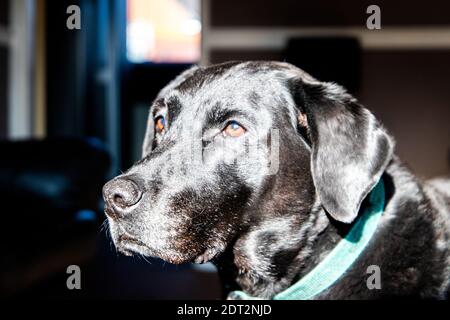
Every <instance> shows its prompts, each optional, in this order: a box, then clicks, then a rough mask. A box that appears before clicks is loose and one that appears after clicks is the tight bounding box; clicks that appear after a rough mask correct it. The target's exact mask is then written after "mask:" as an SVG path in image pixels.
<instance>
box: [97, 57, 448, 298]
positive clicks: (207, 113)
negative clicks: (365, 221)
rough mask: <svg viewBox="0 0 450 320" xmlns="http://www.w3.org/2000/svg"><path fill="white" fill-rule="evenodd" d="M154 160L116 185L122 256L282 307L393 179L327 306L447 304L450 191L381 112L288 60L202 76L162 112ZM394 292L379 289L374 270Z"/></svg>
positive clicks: (113, 197) (116, 234)
mask: <svg viewBox="0 0 450 320" xmlns="http://www.w3.org/2000/svg"><path fill="white" fill-rule="evenodd" d="M147 125H148V127H147V132H146V137H145V141H144V145H143V155H142V159H141V160H140V161H138V162H137V163H136V164H135V165H134V166H133V167H132V168H131V169H129V170H128V171H127V172H126V173H124V174H122V175H120V176H118V177H116V178H114V179H113V180H111V181H109V182H108V183H107V184H106V185H105V187H104V189H103V193H104V199H105V202H106V206H105V212H106V215H107V216H108V220H109V226H110V232H111V235H112V239H113V241H114V244H115V246H116V247H117V248H118V250H119V251H120V252H122V253H124V254H127V255H130V254H132V253H139V254H143V255H149V256H156V257H159V258H161V259H164V260H166V261H168V262H171V263H176V264H178V263H185V262H196V263H204V262H208V261H212V262H213V263H214V264H216V266H217V267H218V270H219V275H220V277H221V279H222V280H223V284H224V288H225V296H226V295H227V294H228V293H229V292H231V291H232V290H236V289H238V290H243V291H244V292H246V293H247V294H249V295H251V296H254V297H259V298H266V299H270V298H272V297H274V295H275V294H277V293H279V292H281V291H283V290H284V289H286V288H288V287H290V286H291V285H292V284H293V283H294V282H296V281H297V280H298V279H301V278H302V276H304V275H305V274H306V273H308V272H309V271H310V270H312V269H313V268H314V267H315V266H316V265H317V264H318V263H320V261H321V260H322V259H323V258H324V257H326V256H327V254H328V253H329V252H330V251H331V250H332V249H333V248H334V247H335V246H336V245H337V243H338V242H339V241H340V240H341V239H342V238H343V237H345V235H346V233H347V232H348V231H349V228H350V227H351V226H352V224H353V223H354V222H355V221H356V220H358V219H357V218H358V214H359V213H360V211H361V210H360V208H361V207H362V206H364V201H365V200H364V199H365V198H366V197H367V195H368V194H369V193H370V192H371V190H372V188H373V187H374V186H375V185H376V183H377V182H378V181H379V180H380V179H381V178H382V179H383V181H384V185H385V198H386V199H385V207H384V208H385V209H384V212H383V213H382V216H381V218H380V221H379V223H378V226H377V229H376V232H375V234H374V235H373V237H372V238H371V240H370V242H369V244H368V246H367V247H366V248H365V250H364V251H363V252H362V254H361V255H360V256H359V257H358V259H357V260H356V261H355V262H354V263H353V264H352V265H351V267H350V268H349V269H348V270H347V271H346V272H345V273H344V274H342V276H341V277H340V278H339V279H338V281H336V282H335V283H333V284H332V285H331V286H330V287H329V288H327V289H326V290H324V291H323V292H321V293H320V294H319V295H317V296H316V297H315V298H317V299H372V298H384V297H416V298H438V299H442V298H446V297H447V295H448V288H449V282H450V247H449V244H450V240H449V237H450V219H449V217H450V216H449V212H450V183H449V182H448V181H446V180H443V179H441V180H436V181H431V182H422V181H420V180H419V179H418V178H416V177H415V176H414V175H413V174H412V173H411V172H410V171H409V170H408V169H407V168H406V167H405V165H403V164H402V163H401V161H400V160H399V159H398V158H397V157H396V156H395V154H394V142H393V139H392V138H391V137H390V136H389V134H388V133H387V132H386V130H385V129H384V128H383V127H382V126H381V124H380V123H379V121H378V120H377V119H376V118H375V117H374V115H373V114H372V113H371V112H369V111H368V110H367V109H366V108H364V107H363V106H362V105H360V104H358V102H357V101H356V99H355V98H354V97H352V96H351V95H350V94H348V93H346V91H345V90H344V89H343V88H342V87H340V86H338V85H336V84H333V83H324V82H319V81H317V80H316V79H314V78H313V77H311V76H310V75H308V74H307V73H305V72H303V71H302V70H300V69H298V68H296V67H294V66H292V65H290V64H288V63H280V62H263V61H259V62H228V63H223V64H218V65H213V66H210V67H193V68H191V69H189V70H187V71H185V72H184V73H182V74H181V75H180V76H178V77H177V78H176V79H175V80H173V81H172V82H171V83H170V84H168V85H167V86H166V87H165V88H164V89H162V90H161V92H160V93H159V95H158V96H157V98H156V100H155V101H154V103H153V105H152V106H151V108H150V115H149V119H148V124H147ZM373 265H375V266H377V267H379V270H380V272H381V277H380V278H381V288H376V289H373V288H372V289H369V288H368V286H367V278H368V276H369V275H368V273H367V268H368V266H373Z"/></svg>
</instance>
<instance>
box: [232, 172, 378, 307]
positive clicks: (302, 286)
mask: <svg viewBox="0 0 450 320" xmlns="http://www.w3.org/2000/svg"><path fill="white" fill-rule="evenodd" d="M384 202H385V194H384V183H383V179H380V181H378V183H377V185H376V186H375V187H374V188H373V189H372V191H371V193H370V195H369V204H368V206H367V207H366V209H365V211H364V212H363V213H362V214H361V215H360V217H359V218H358V219H357V221H356V222H355V223H354V225H353V226H352V228H351V229H350V231H349V232H348V234H347V235H346V236H345V238H344V239H342V240H341V241H340V242H339V243H338V244H337V245H336V247H335V248H334V249H333V250H332V251H331V252H330V253H329V254H328V256H326V257H325V259H323V260H322V261H321V262H320V263H319V264H318V265H317V266H316V267H315V268H314V269H312V270H311V271H310V272H309V273H308V274H306V275H305V276H304V277H303V278H301V279H300V280H299V281H298V282H296V283H294V284H293V285H292V286H291V287H289V288H287V289H286V290H284V291H282V292H280V293H278V294H276V295H275V296H274V297H273V299H274V300H310V299H314V297H316V296H317V295H319V294H320V293H321V292H323V291H325V290H326V289H327V288H329V287H330V286H331V285H332V284H333V283H335V282H336V281H337V280H338V279H339V278H340V277H341V276H342V275H343V274H344V273H345V272H346V271H347V269H348V268H350V266H351V265H352V264H353V263H354V262H355V261H356V259H358V257H359V255H360V254H361V253H362V252H363V250H364V248H365V247H366V246H367V244H368V243H369V241H370V239H371V238H372V236H373V235H374V233H375V230H376V229H377V226H378V222H379V220H380V217H381V214H382V213H383V211H384ZM232 295H233V296H234V297H236V298H238V299H243V300H258V299H259V298H256V297H252V296H249V295H247V294H246V293H245V292H243V291H234V292H233V293H232Z"/></svg>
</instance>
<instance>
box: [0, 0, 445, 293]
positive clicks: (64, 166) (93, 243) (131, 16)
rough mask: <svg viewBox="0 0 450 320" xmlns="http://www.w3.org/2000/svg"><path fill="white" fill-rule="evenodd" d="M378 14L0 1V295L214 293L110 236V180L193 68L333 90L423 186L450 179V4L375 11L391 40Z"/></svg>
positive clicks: (291, 4) (257, 4)
mask: <svg viewBox="0 0 450 320" xmlns="http://www.w3.org/2000/svg"><path fill="white" fill-rule="evenodd" d="M371 4H373V3H372V2H371V1H364V0H362V1H356V0H346V1H343V0H335V1H325V0H315V1H302V0H277V1H274V0H268V1H257V0H247V1H237V0H228V1H218V0H204V1H201V0H127V1H126V0H70V1H68V0H58V1H49V0H0V154H1V156H0V203H1V210H0V212H1V221H2V222H1V227H2V232H1V233H0V248H1V251H2V254H1V256H0V295H1V296H2V297H8V298H11V297H12V298H14V297H19V298H24V297H25V298H26V297H43V298H125V299H133V298H153V299H170V298H172V299H174V298H175V299H176V298H185V299H196V298H206V299H217V298H219V297H220V290H219V283H218V279H217V275H216V273H215V270H214V268H213V267H212V266H210V265H208V264H207V265H205V266H201V267H197V266H192V265H181V266H173V265H170V264H167V263H164V262H162V261H160V260H158V259H151V258H145V259H144V258H140V257H134V258H130V257H124V256H121V255H119V254H117V253H116V251H115V249H114V247H113V246H112V244H111V243H110V240H109V237H108V234H107V228H105V226H104V225H102V224H103V221H104V219H105V216H104V214H103V209H102V208H103V203H102V200H101V187H102V185H103V183H104V182H105V181H106V180H108V179H109V178H111V177H113V176H115V175H116V174H118V173H120V171H121V170H122V171H123V170H126V169H127V168H128V167H130V166H131V165H132V164H133V162H134V161H136V160H138V159H139V157H140V149H141V143H142V141H143V135H144V132H145V126H146V118H147V112H148V107H149V106H150V104H151V102H152V100H153V98H154V97H155V95H156V94H157V92H158V91H159V90H160V89H161V88H162V87H163V86H164V85H165V84H167V83H168V82H169V81H170V80H171V79H172V78H174V77H175V76H176V75H177V74H178V73H180V72H181V71H182V70H184V69H186V68H188V67H189V66H190V65H192V64H197V63H199V64H202V65H208V64H211V63H218V62H223V61H227V60H255V59H259V60H268V59H270V60H280V61H288V62H291V63H293V64H295V65H297V66H299V67H301V68H303V69H304V70H306V71H308V72H309V73H311V74H312V75H313V76H315V77H316V78H318V79H320V80H325V81H336V82H338V83H340V84H342V85H344V86H345V87H347V88H348V89H349V91H350V92H351V93H353V94H354V95H355V96H356V97H358V98H359V100H360V101H361V102H362V103H363V104H365V105H366V106H367V107H368V108H369V109H371V110H372V111H373V112H374V113H375V114H376V116H377V117H378V118H379V119H381V121H382V122H383V123H384V124H385V126H386V127H387V128H388V130H389V131H390V132H391V133H392V135H393V136H394V137H395V138H396V140H397V147H396V151H397V154H398V155H399V156H400V157H401V158H402V159H403V160H404V161H406V162H407V164H408V165H409V166H410V167H411V168H412V169H413V171H414V172H415V173H416V174H417V175H418V176H419V177H421V178H423V179H426V178H432V177H436V176H441V175H448V174H449V173H450V171H449V152H450V151H449V150H450V2H448V1H446V0H429V1H427V2H426V3H424V2H422V1H420V2H419V1H417V2H415V1H407V0H398V1H395V2H393V1H386V0H384V1H377V3H376V4H377V5H378V6H379V7H380V9H381V30H369V29H368V28H367V27H366V20H367V18H368V17H369V16H370V14H368V13H366V10H367V7H368V6H369V5H371ZM72 5H76V6H78V8H79V9H80V17H79V18H80V29H76V28H75V29H70V28H68V24H67V23H68V19H69V20H70V19H73V14H74V13H75V14H76V11H73V10H72V9H73V7H71V8H72V9H70V10H68V8H69V7H70V6H72ZM71 17H72V18H71ZM73 264H75V265H79V266H80V267H81V279H82V280H81V285H82V289H81V290H68V289H67V287H66V279H67V277H68V276H69V275H68V274H67V273H66V268H67V267H68V266H69V265H73Z"/></svg>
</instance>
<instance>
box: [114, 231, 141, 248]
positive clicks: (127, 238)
mask: <svg viewBox="0 0 450 320" xmlns="http://www.w3.org/2000/svg"><path fill="white" fill-rule="evenodd" d="M119 242H128V243H132V244H136V245H138V246H142V247H146V245H145V243H143V242H142V241H140V240H138V239H136V238H134V237H132V236H130V235H128V234H121V235H120V236H119Z"/></svg>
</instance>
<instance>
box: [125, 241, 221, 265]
mask: <svg viewBox="0 0 450 320" xmlns="http://www.w3.org/2000/svg"><path fill="white" fill-rule="evenodd" d="M117 249H118V250H119V251H120V252H121V253H122V254H124V255H126V256H133V254H135V253H138V254H143V255H146V256H152V257H158V258H161V259H163V260H165V261H167V262H170V263H174V264H180V263H189V262H190V263H196V264H203V263H207V262H210V261H211V260H213V259H214V258H215V257H216V256H217V254H218V252H217V251H216V250H214V249H206V250H205V251H204V252H203V253H201V254H197V255H193V256H192V257H185V258H180V257H179V256H178V257H176V256H169V255H167V254H163V255H155V254H154V252H153V250H151V249H150V248H149V247H148V246H147V245H146V244H145V243H144V242H142V241H140V240H138V239H136V238H134V237H132V236H130V235H128V234H122V235H120V236H119V238H118V246H117Z"/></svg>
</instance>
